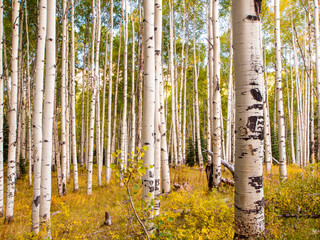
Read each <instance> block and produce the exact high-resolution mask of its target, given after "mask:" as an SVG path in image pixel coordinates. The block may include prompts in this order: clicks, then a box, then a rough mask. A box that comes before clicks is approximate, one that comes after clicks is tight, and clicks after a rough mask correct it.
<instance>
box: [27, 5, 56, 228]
mask: <svg viewBox="0 0 320 240" xmlns="http://www.w3.org/2000/svg"><path fill="white" fill-rule="evenodd" d="M46 31H47V0H41V1H40V5H39V28H38V36H39V37H38V45H37V56H36V77H35V89H34V100H33V114H32V116H33V119H32V120H33V121H32V126H33V157H34V168H33V201H32V227H31V229H32V231H33V232H35V233H38V232H39V230H40V229H39V224H40V223H39V216H40V183H41V159H42V105H43V82H44V81H43V75H44V56H45V44H46ZM54 54H55V53H54ZM46 130H47V129H46Z"/></svg>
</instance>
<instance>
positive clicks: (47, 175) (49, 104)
mask: <svg viewBox="0 0 320 240" xmlns="http://www.w3.org/2000/svg"><path fill="white" fill-rule="evenodd" d="M47 11H48V15H47V39H46V41H47V48H46V81H45V89H44V91H45V92H44V96H45V98H44V111H43V129H42V137H43V143H42V160H41V201H40V205H41V208H40V220H41V222H43V223H44V224H45V229H46V230H47V236H50V207H51V160H52V157H53V114H54V106H55V104H54V101H55V99H54V93H55V91H54V89H55V80H56V0H48V10H47ZM57 161H60V160H59V159H57Z"/></svg>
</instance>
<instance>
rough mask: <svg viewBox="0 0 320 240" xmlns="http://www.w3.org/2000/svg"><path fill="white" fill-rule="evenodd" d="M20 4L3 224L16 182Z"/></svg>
mask: <svg viewBox="0 0 320 240" xmlns="http://www.w3.org/2000/svg"><path fill="white" fill-rule="evenodd" d="M19 9H20V2H19V1H18V0H14V2H13V8H12V49H11V93H10V106H9V119H10V121H9V143H8V146H9V149H8V165H7V168H8V170H7V193H6V213H5V222H7V223H10V222H12V221H13V207H14V192H15V181H16V163H15V160H16V147H17V146H16V135H17V133H16V132H17V105H18V104H17V97H18V89H17V84H18V45H19V22H20V17H19Z"/></svg>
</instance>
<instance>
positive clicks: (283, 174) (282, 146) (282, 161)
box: [274, 0, 287, 180]
mask: <svg viewBox="0 0 320 240" xmlns="http://www.w3.org/2000/svg"><path fill="white" fill-rule="evenodd" d="M274 12H275V15H274V16H275V51H276V54H275V55H276V65H275V67H276V95H277V119H278V144H279V165H280V179H281V180H286V178H287V166H286V161H287V160H286V159H287V157H286V135H285V123H284V110H283V97H282V77H281V69H282V67H281V40H280V6H279V0H275V1H274Z"/></svg>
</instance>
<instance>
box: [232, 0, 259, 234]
mask: <svg viewBox="0 0 320 240" xmlns="http://www.w3.org/2000/svg"><path fill="white" fill-rule="evenodd" d="M260 7H261V6H260V4H259V3H258V2H257V1H252V0H243V1H233V2H232V19H233V20H232V21H233V26H232V27H233V31H234V32H233V39H234V42H233V47H234V73H235V93H236V98H235V104H236V123H235V124H236V126H235V130H236V143H235V148H236V153H235V155H236V159H235V204H234V206H235V226H236V228H235V236H234V239H256V238H259V236H260V234H262V233H263V231H264V197H263V196H264V195H263V184H262V182H263V176H262V174H263V154H264V153H263V134H264V131H263V124H264V123H263V96H264V87H263V60H262V46H261V22H260V17H259V15H260V10H261V8H260Z"/></svg>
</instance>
